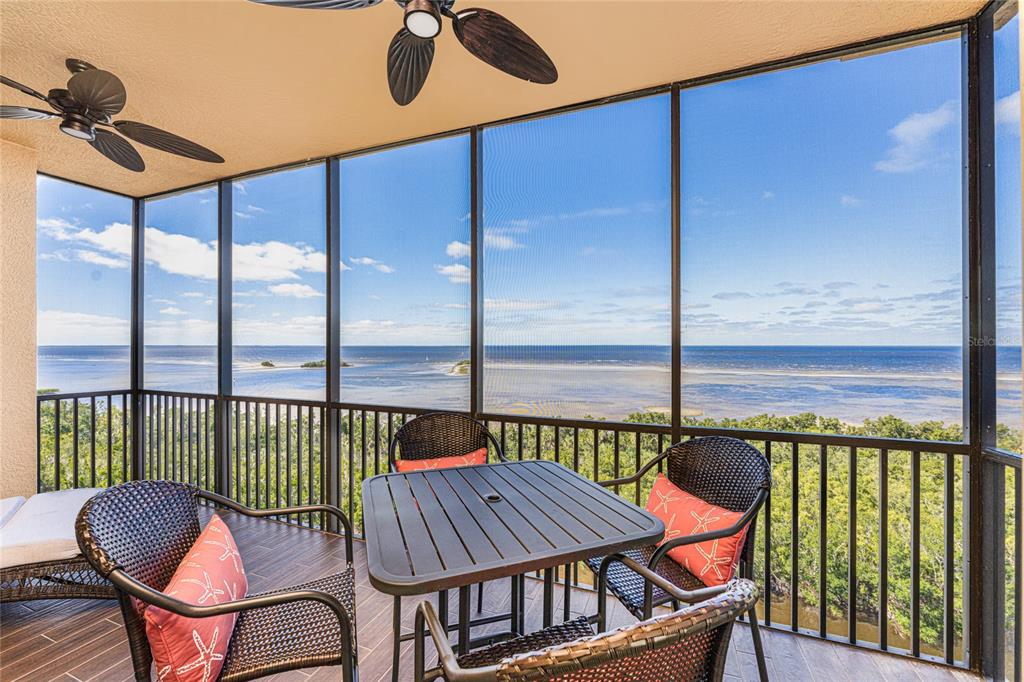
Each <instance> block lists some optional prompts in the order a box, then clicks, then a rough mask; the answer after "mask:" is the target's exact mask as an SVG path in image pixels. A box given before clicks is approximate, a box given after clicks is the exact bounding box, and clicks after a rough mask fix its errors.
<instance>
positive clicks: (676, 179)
mask: <svg viewBox="0 0 1024 682" xmlns="http://www.w3.org/2000/svg"><path fill="white" fill-rule="evenodd" d="M680 97H681V94H680V91H679V86H678V85H673V86H672V92H671V105H670V106H671V116H670V120H671V123H670V125H671V126H672V130H671V131H670V135H671V140H672V144H671V153H672V159H671V168H672V171H671V182H672V186H671V188H670V192H671V196H672V236H671V248H672V274H671V279H672V312H671V315H672V322H671V324H672V360H671V362H672V367H671V370H670V371H671V374H672V402H671V405H672V418H671V422H672V442H673V443H678V442H679V438H680V435H681V433H682V409H683V395H682V394H683V351H682V339H683V333H682V326H683V325H682V315H683V311H682V305H683V294H682V291H683V285H682V252H681V249H682V198H681V197H682V191H683V190H682V159H681V156H680V155H681V151H682V147H681V145H682V141H681V139H680V138H681V136H682V130H681V129H680V122H681V121H680V105H681V102H680Z"/></svg>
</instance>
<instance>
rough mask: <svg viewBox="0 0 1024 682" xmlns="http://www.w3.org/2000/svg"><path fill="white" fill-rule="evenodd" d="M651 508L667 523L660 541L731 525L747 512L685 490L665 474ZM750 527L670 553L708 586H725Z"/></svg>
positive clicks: (658, 482) (657, 483)
mask: <svg viewBox="0 0 1024 682" xmlns="http://www.w3.org/2000/svg"><path fill="white" fill-rule="evenodd" d="M647 511H649V512H651V513H652V514H654V515H655V516H657V517H658V518H659V519H661V520H662V521H663V522H664V523H665V539H664V540H662V541H661V542H660V543H658V544H659V545H660V544H663V543H665V542H668V541H669V540H675V539H676V538H679V537H685V536H687V535H700V534H702V533H709V532H711V531H715V530H721V529H723V528H730V527H731V526H732V525H733V524H735V523H736V522H737V521H738V520H739V519H740V517H741V516H743V514H742V513H741V512H734V511H729V510H728V509H723V508H722V507H718V506H715V505H713V504H709V503H708V502H705V501H704V500H702V499H700V498H699V497H694V496H693V495H691V494H689V493H687V492H686V491H684V490H682V489H681V488H679V487H678V486H676V485H675V484H674V483H672V481H670V480H668V477H667V476H665V474H658V478H657V480H656V481H655V482H654V488H652V489H651V495H650V497H648V498H647ZM746 536H747V528H746V526H744V527H743V529H742V530H740V532H738V533H737V534H736V535H730V536H728V537H724V538H720V539H718V540H707V541H705V542H698V543H695V544H692V545H682V546H680V547H676V548H675V549H672V550H669V553H668V556H669V557H670V558H671V559H673V560H674V561H675V562H676V563H678V564H679V565H681V566H683V567H684V568H686V570H687V571H689V572H690V573H692V574H693V575H695V576H697V578H699V579H700V581H701V582H703V583H704V584H705V585H707V586H708V587H711V586H714V585H724V584H725V583H727V582H729V580H731V579H732V576H733V573H735V572H736V571H737V566H738V565H739V560H740V552H741V551H742V549H743V539H744V538H745V537H746Z"/></svg>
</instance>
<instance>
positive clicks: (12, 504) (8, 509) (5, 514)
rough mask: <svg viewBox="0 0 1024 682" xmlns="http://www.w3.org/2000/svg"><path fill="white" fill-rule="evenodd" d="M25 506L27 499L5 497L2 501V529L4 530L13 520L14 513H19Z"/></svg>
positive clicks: (0, 515) (0, 513) (0, 526)
mask: <svg viewBox="0 0 1024 682" xmlns="http://www.w3.org/2000/svg"><path fill="white" fill-rule="evenodd" d="M23 504H25V498H24V497H21V496H18V497H5V498H4V499H2V500H0V528H3V527H4V524H5V523H7V522H8V521H10V520H11V517H12V516H14V512H16V511H18V509H20V508H21V505H23Z"/></svg>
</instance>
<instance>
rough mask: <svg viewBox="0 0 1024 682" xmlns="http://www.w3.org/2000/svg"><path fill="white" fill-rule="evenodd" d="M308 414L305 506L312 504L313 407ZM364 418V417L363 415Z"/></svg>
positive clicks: (364, 455)
mask: <svg viewBox="0 0 1024 682" xmlns="http://www.w3.org/2000/svg"><path fill="white" fill-rule="evenodd" d="M308 412H309V418H308V419H307V420H306V427H307V429H308V436H309V440H308V442H307V444H306V445H307V447H306V457H307V458H308V460H307V462H306V463H307V464H308V465H309V466H307V467H306V477H307V478H308V479H309V491H308V493H307V499H306V504H313V442H314V441H313V406H312V405H310V406H309V408H308ZM364 416H365V414H364ZM363 425H364V426H365V425H366V423H365V422H364V423H363ZM363 434H364V435H363V438H364V447H363V453H364V454H363V462H364V464H365V462H366V454H365V453H366V447H365V438H366V436H365V434H366V431H365V430H364V431H363ZM316 501H317V502H319V501H320V499H319V498H317V500H316ZM309 525H310V526H312V525H313V514H312V513H310V515H309Z"/></svg>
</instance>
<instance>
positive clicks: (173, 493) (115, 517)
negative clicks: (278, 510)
mask: <svg viewBox="0 0 1024 682" xmlns="http://www.w3.org/2000/svg"><path fill="white" fill-rule="evenodd" d="M76 531H77V535H78V545H79V547H80V548H81V550H82V554H83V555H84V556H85V557H86V559H88V560H89V563H91V564H92V565H93V567H95V568H96V570H97V571H98V572H99V573H100V575H102V576H104V577H106V576H108V575H110V572H111V571H113V570H114V569H121V570H123V571H124V572H125V573H127V574H128V575H129V576H131V577H133V578H135V579H136V580H138V581H140V582H142V583H145V584H146V585H148V586H150V587H152V588H153V589H156V590H160V591H163V589H164V588H165V587H167V583H169V582H170V580H171V577H172V576H173V575H174V571H175V570H176V569H177V568H178V564H180V563H181V561H182V560H183V559H184V558H185V555H186V554H188V551H189V549H191V547H192V545H193V544H194V543H195V541H196V539H197V538H198V537H199V532H200V525H199V505H198V502H197V498H196V494H195V489H194V488H193V487H192V486H189V485H186V484H184V483H175V482H172V481H131V482H128V483H122V484H121V485H118V486H114V487H113V488H108V489H107V490H104V491H103V492H101V493H99V494H98V495H96V496H95V497H93V498H92V499H91V500H89V501H88V502H86V504H85V506H83V507H82V511H81V512H80V513H79V515H78V522H77V524H76ZM117 596H118V601H119V602H120V604H121V614H122V615H123V616H124V622H125V627H126V628H127V631H128V644H129V646H130V647H131V653H132V662H133V664H134V667H135V672H136V676H137V678H138V679H145V677H146V676H148V675H149V668H150V664H151V663H152V658H151V655H150V651H149V641H148V640H147V639H146V627H145V623H144V622H143V620H142V618H141V617H140V615H139V611H138V609H137V607H136V605H135V604H134V603H133V601H132V600H131V599H130V598H129V597H128V595H126V594H125V593H123V592H121V591H120V590H118V595H117ZM140 673H141V674H142V675H143V677H138V676H139V674H140Z"/></svg>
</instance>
